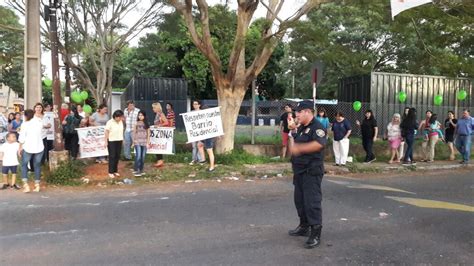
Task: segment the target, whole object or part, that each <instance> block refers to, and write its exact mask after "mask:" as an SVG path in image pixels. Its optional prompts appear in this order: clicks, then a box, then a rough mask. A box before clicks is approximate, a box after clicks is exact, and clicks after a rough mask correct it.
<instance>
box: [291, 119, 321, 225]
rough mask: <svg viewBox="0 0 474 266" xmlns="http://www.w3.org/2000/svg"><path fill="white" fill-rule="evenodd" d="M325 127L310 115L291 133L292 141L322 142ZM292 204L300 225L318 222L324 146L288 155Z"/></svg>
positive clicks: (316, 223)
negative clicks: (291, 173) (292, 195)
mask: <svg viewBox="0 0 474 266" xmlns="http://www.w3.org/2000/svg"><path fill="white" fill-rule="evenodd" d="M326 134H327V132H326V130H325V128H324V127H323V125H322V124H321V123H320V122H319V121H318V120H317V119H313V120H312V121H311V122H310V123H309V124H308V125H307V126H304V125H301V126H300V127H299V128H298V130H297V132H296V134H294V135H293V138H294V142H295V143H309V142H312V141H317V142H318V143H319V144H321V145H322V146H326V143H327V138H326ZM291 162H292V166H293V174H294V175H293V185H294V186H295V194H294V200H295V206H296V210H297V211H298V216H299V217H300V223H301V225H303V226H312V225H322V209H321V200H322V193H321V181H322V180H323V175H324V150H321V151H318V152H313V153H308V154H300V155H298V156H293V157H292V158H291Z"/></svg>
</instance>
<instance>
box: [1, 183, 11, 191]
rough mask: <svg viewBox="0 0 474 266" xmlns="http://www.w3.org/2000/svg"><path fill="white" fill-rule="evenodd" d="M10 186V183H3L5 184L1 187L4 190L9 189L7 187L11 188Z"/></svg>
mask: <svg viewBox="0 0 474 266" xmlns="http://www.w3.org/2000/svg"><path fill="white" fill-rule="evenodd" d="M9 187H10V185H8V184H3V186H2V188H1V189H2V190H4V189H7V188H9Z"/></svg>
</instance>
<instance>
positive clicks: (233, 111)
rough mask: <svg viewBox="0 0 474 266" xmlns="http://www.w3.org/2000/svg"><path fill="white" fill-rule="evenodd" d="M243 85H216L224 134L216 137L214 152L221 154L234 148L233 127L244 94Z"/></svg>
mask: <svg viewBox="0 0 474 266" xmlns="http://www.w3.org/2000/svg"><path fill="white" fill-rule="evenodd" d="M245 90H246V88H245V86H239V87H234V88H231V87H225V86H222V87H218V88H217V99H218V102H219V106H220V107H221V116H222V127H223V129H224V136H221V137H220V138H218V139H217V145H216V153H217V154H222V153H226V152H230V151H232V150H233V149H234V136H235V127H236V124H237V116H238V115H239V110H240V106H241V104H242V100H243V99H244V95H245Z"/></svg>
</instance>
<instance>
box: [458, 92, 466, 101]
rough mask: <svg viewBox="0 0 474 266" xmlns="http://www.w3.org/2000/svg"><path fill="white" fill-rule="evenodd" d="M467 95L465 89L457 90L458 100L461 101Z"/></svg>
mask: <svg viewBox="0 0 474 266" xmlns="http://www.w3.org/2000/svg"><path fill="white" fill-rule="evenodd" d="M466 97H467V91H466V90H464V89H463V90H460V91H458V100H460V101H462V100H464V99H466Z"/></svg>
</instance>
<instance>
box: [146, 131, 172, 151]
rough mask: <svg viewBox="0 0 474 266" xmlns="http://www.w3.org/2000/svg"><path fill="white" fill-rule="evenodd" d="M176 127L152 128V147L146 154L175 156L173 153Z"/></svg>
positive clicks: (150, 146)
mask: <svg viewBox="0 0 474 266" xmlns="http://www.w3.org/2000/svg"><path fill="white" fill-rule="evenodd" d="M173 140H174V127H156V126H151V127H150V145H149V146H148V149H147V150H146V153H150V154H174V153H173Z"/></svg>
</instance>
